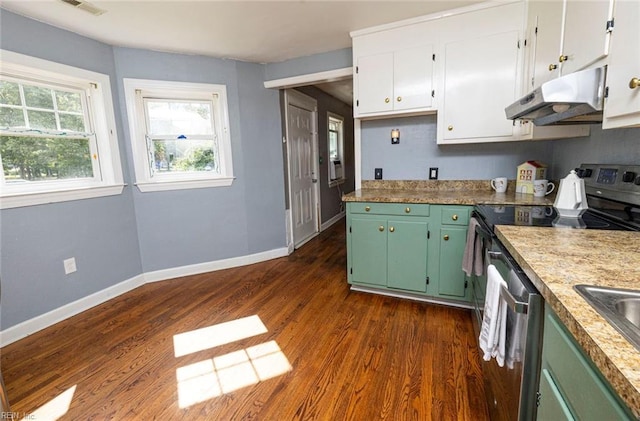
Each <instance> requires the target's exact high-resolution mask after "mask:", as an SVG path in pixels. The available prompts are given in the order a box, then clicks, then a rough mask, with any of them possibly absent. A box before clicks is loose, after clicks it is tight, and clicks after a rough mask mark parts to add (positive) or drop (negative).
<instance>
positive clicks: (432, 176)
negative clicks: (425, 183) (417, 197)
mask: <svg viewBox="0 0 640 421" xmlns="http://www.w3.org/2000/svg"><path fill="white" fill-rule="evenodd" d="M437 179H438V168H437V167H431V168H429V180H437Z"/></svg>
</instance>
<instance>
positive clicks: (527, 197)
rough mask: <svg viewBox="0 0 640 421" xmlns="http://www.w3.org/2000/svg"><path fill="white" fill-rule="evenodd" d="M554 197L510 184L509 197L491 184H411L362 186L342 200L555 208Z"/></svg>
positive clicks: (475, 182)
mask: <svg viewBox="0 0 640 421" xmlns="http://www.w3.org/2000/svg"><path fill="white" fill-rule="evenodd" d="M554 198H555V195H554V194H550V195H549V196H546V197H534V196H533V195H532V194H521V193H515V182H514V181H509V183H508V185H507V192H506V193H496V192H495V191H494V190H493V189H492V188H491V186H490V185H489V181H488V180H486V181H485V180H451V181H449V180H437V181H428V180H410V181H371V180H365V181H363V182H362V188H361V189H359V190H356V191H354V192H351V193H348V194H345V195H344V196H342V200H343V201H345V202H385V203H430V204H433V205H477V204H491V205H542V206H550V205H553V200H554Z"/></svg>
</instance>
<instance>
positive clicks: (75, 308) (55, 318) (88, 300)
mask: <svg viewBox="0 0 640 421" xmlns="http://www.w3.org/2000/svg"><path fill="white" fill-rule="evenodd" d="M142 285H144V276H143V275H136V276H134V277H133V278H130V279H127V280H126V281H122V282H120V283H119V284H116V285H113V286H110V287H108V288H105V289H103V290H101V291H98V292H94V293H93V294H91V295H87V296H86V297H83V298H80V299H79V300H76V301H74V302H71V303H69V304H66V305H63V306H62V307H58V308H56V309H54V310H51V311H49V312H47V313H44V314H41V315H39V316H36V317H34V318H32V319H29V320H25V321H24V322H22V323H18V324H17V325H15V326H11V327H10V328H8V329H5V330H3V331H2V332H0V344H1V346H5V345H9V344H10V343H13V342H15V341H17V340H20V339H22V338H25V337H27V336H29V335H32V334H34V333H36V332H37V331H39V330H42V329H44V328H46V327H49V326H52V325H54V324H56V323H58V322H61V321H63V320H65V319H68V318H69V317H72V316H75V315H76V314H78V313H82V312H83V311H85V310H88V309H90V308H91V307H95V306H97V305H99V304H102V303H104V302H106V301H108V300H110V299H112V298H114V297H117V296H118V295H121V294H124V293H125V292H129V291H131V290H132V289H135V288H138V287H139V286H142Z"/></svg>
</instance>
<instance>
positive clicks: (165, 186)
mask: <svg viewBox="0 0 640 421" xmlns="http://www.w3.org/2000/svg"><path fill="white" fill-rule="evenodd" d="M234 179H235V177H220V178H215V179H209V180H184V181H159V182H155V183H136V186H137V187H138V190H140V191H141V192H142V193H148V192H155V191H168V190H185V189H203V188H209V187H228V186H230V185H231V184H232V183H233V180H234Z"/></svg>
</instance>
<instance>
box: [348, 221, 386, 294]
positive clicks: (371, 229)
mask: <svg viewBox="0 0 640 421" xmlns="http://www.w3.org/2000/svg"><path fill="white" fill-rule="evenodd" d="M349 229H350V231H351V232H350V233H349V234H350V235H349V237H350V240H351V247H350V250H349V254H350V256H349V258H350V260H351V262H350V266H351V268H350V274H349V277H350V281H351V282H352V283H356V284H371V285H380V286H386V285H387V220H386V219H383V218H365V217H353V218H351V224H350V228H349Z"/></svg>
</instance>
